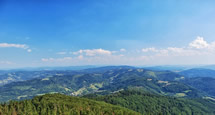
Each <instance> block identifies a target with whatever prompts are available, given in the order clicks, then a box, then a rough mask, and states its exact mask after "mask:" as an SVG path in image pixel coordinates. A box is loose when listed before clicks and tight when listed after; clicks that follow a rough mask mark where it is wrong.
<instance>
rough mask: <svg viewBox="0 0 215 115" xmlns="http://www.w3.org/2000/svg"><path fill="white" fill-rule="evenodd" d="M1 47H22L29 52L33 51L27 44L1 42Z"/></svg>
mask: <svg viewBox="0 0 215 115" xmlns="http://www.w3.org/2000/svg"><path fill="white" fill-rule="evenodd" d="M0 48H21V49H25V50H26V51H27V52H32V50H31V49H30V48H29V46H28V45H26V44H9V43H0Z"/></svg>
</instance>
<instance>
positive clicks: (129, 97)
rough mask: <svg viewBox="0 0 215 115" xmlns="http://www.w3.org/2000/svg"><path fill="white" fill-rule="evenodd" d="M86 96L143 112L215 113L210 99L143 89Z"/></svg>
mask: <svg viewBox="0 0 215 115" xmlns="http://www.w3.org/2000/svg"><path fill="white" fill-rule="evenodd" d="M84 97H87V98H90V99H94V100H98V101H104V102H107V103H110V104H114V105H119V106H122V107H126V108H129V109H131V110H134V111H137V112H140V113H142V114H153V115H156V114H162V115H170V114H181V115H185V114H186V115H198V114H201V115H203V114H211V115H213V114H215V109H214V108H215V102H213V101H210V100H205V99H199V98H198V99H184V98H174V97H168V96H161V95H156V94H151V93H149V92H145V91H141V90H126V91H120V92H117V93H114V94H110V95H105V96H104V95H98V94H89V95H86V96H84Z"/></svg>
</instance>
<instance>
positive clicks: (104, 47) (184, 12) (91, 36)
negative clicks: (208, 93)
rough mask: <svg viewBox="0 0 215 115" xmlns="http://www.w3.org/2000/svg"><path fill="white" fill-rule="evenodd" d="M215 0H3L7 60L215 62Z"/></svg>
mask: <svg viewBox="0 0 215 115" xmlns="http://www.w3.org/2000/svg"><path fill="white" fill-rule="evenodd" d="M214 5H215V1H213V0H206V1H202V0H180V1H179V0H162V1H161V0H160V1H157V0H52V1H51V0H19V1H18V0H1V1H0V53H1V54H0V68H17V67H38V66H75V65H173V64H174V65H184V64H187V65H189V64H215V61H214V58H215V43H214V41H215V38H214V30H215V23H214V22H215V21H214V20H215V15H214V13H215V7H214Z"/></svg>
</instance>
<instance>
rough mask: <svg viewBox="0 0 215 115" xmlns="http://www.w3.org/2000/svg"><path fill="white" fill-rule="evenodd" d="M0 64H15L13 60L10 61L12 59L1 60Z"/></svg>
mask: <svg viewBox="0 0 215 115" xmlns="http://www.w3.org/2000/svg"><path fill="white" fill-rule="evenodd" d="M0 64H4V65H5V64H6V65H11V64H13V62H10V61H0Z"/></svg>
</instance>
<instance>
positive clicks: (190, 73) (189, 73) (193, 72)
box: [179, 68, 215, 78]
mask: <svg viewBox="0 0 215 115" xmlns="http://www.w3.org/2000/svg"><path fill="white" fill-rule="evenodd" d="M179 74H181V75H184V76H185V77H189V78H191V77H213V78H215V70H212V69H204V68H194V69H188V70H184V71H181V72H179Z"/></svg>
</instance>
